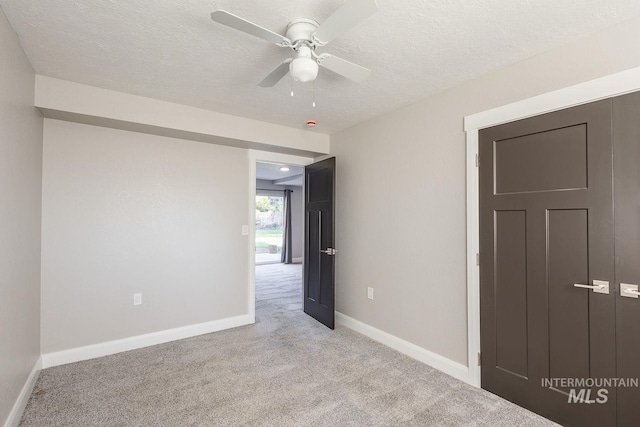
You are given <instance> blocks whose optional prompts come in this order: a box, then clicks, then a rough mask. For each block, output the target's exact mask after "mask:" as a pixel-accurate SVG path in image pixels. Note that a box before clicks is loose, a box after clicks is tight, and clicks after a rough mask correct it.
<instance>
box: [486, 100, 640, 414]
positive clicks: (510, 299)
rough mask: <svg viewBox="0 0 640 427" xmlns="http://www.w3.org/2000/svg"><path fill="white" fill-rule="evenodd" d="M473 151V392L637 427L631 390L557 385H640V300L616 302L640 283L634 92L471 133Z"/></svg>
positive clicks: (639, 396) (639, 143) (638, 110)
mask: <svg viewBox="0 0 640 427" xmlns="http://www.w3.org/2000/svg"><path fill="white" fill-rule="evenodd" d="M479 154H480V291H481V292H480V301H481V303H480V304H481V310H480V312H481V351H482V388H484V389H486V390H489V391H491V392H493V393H495V394H498V395H500V396H502V397H504V398H505V399H508V400H510V401H512V402H515V403H517V404H519V405H521V406H524V407H526V408H529V409H531V410H533V411H535V412H537V413H539V414H541V415H543V416H546V417H548V418H550V419H553V420H555V421H558V422H560V423H562V424H565V425H575V426H587V425H594V426H616V425H619V426H632V425H634V426H637V425H640V390H639V389H638V388H635V387H627V388H615V387H605V388H606V392H601V391H600V389H601V388H602V387H598V386H597V384H598V383H597V382H596V384H595V386H594V387H585V386H584V385H577V386H574V387H570V386H571V384H570V383H568V381H573V380H580V379H584V380H587V379H589V378H591V379H594V380H596V379H614V381H616V380H615V378H625V379H627V378H631V379H633V378H638V377H640V299H635V298H630V297H623V296H621V295H620V284H621V283H628V284H640V95H638V94H631V95H626V96H623V97H619V98H615V99H610V100H604V101H599V102H595V103H592V104H588V105H583V106H579V107H574V108H571V109H568V110H563V111H559V112H555V113H551V114H546V115H543V116H538V117H534V118H530V119H526V120H521V121H518V122H513V123H508V124H505V125H501V126H496V127H493V128H490V129H485V130H482V131H481V132H480V142H479ZM614 188H615V191H614ZM605 282H607V283H608V285H609V290H608V293H604V289H602V286H600V288H597V286H599V285H602V284H604V283H605ZM576 285H580V286H576ZM585 286H587V287H585ZM589 286H590V287H592V288H589ZM545 380H546V383H545V382H543V381H545ZM562 381H565V382H564V383H563V382H562ZM587 385H589V384H588V383H587ZM583 388H587V390H585V391H584V392H582V391H581V390H582V389H583ZM572 389H573V391H572ZM589 390H590V391H589ZM581 392H582V393H584V394H580V393H581ZM572 393H573V398H572V400H573V401H574V402H575V403H570V402H569V401H570V396H571V394H572ZM598 393H600V394H598ZM580 396H581V397H582V399H579V397H580ZM576 400H577V402H576ZM587 401H591V402H592V403H587Z"/></svg>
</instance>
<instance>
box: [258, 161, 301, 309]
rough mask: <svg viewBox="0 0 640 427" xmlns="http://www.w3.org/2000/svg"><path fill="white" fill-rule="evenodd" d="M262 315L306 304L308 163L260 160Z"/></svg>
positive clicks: (259, 227) (259, 249)
mask: <svg viewBox="0 0 640 427" xmlns="http://www.w3.org/2000/svg"><path fill="white" fill-rule="evenodd" d="M255 197H256V203H255V219H256V223H255V290H256V292H255V295H256V321H260V320H261V319H265V318H272V317H273V315H275V313H276V312H280V313H281V314H282V311H290V310H296V311H297V310H302V261H303V259H302V258H303V253H304V168H303V167H300V166H292V165H283V164H274V163H262V162H257V163H256V194H255Z"/></svg>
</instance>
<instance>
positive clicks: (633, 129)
mask: <svg viewBox="0 0 640 427" xmlns="http://www.w3.org/2000/svg"><path fill="white" fill-rule="evenodd" d="M613 117H614V177H615V208H616V209H615V212H616V284H620V283H629V284H636V285H640V93H633V94H630V95H625V96H622V97H619V98H616V99H615V100H614V102H613ZM616 298H617V307H616V316H617V322H616V326H617V331H616V335H617V350H618V351H617V353H616V354H617V367H618V377H619V378H640V298H638V299H636V298H626V297H621V296H620V291H619V290H618V291H617V292H616ZM639 403H640V389H639V388H638V387H628V388H619V389H618V425H620V426H638V425H640V408H639Z"/></svg>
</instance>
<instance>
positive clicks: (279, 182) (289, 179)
mask: <svg viewBox="0 0 640 427" xmlns="http://www.w3.org/2000/svg"><path fill="white" fill-rule="evenodd" d="M302 176H303V175H302V174H299V175H292V176H288V177H286V178H279V179H274V180H273V181H271V183H272V184H273V185H286V184H287V183H289V182H292V181H296V180H298V179H300V178H302Z"/></svg>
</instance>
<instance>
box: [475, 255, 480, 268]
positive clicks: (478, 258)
mask: <svg viewBox="0 0 640 427" xmlns="http://www.w3.org/2000/svg"><path fill="white" fill-rule="evenodd" d="M476 265H480V254H479V253H476Z"/></svg>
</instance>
